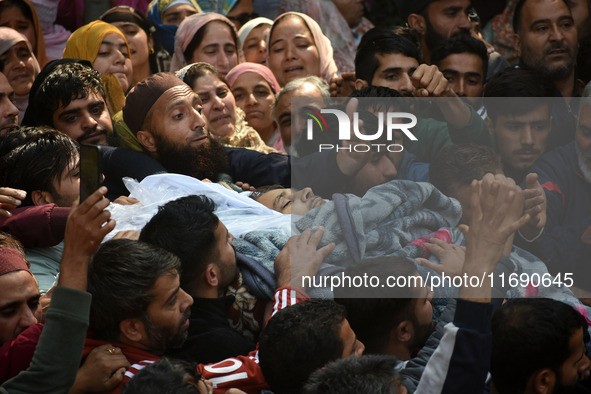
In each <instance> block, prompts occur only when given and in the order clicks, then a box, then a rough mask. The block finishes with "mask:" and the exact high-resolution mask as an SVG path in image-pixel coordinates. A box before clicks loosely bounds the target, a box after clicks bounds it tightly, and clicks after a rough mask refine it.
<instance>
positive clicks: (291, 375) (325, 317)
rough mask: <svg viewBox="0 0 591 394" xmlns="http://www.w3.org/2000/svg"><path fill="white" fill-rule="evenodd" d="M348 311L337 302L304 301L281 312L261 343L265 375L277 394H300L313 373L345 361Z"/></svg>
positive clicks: (262, 364)
mask: <svg viewBox="0 0 591 394" xmlns="http://www.w3.org/2000/svg"><path fill="white" fill-rule="evenodd" d="M345 318H346V315H345V308H344V307H343V306H341V305H339V304H337V303H336V302H334V301H330V300H320V299H313V300H309V301H302V302H300V303H298V304H295V305H292V306H290V307H289V308H285V309H283V310H281V311H279V312H278V313H277V314H276V315H275V316H273V317H272V318H271V319H270V320H269V323H268V324H267V326H266V327H265V329H264V330H263V332H262V333H261V338H260V341H259V360H260V366H261V371H262V372H263V375H264V376H265V380H266V381H267V383H268V384H269V387H270V388H271V390H273V392H275V393H276V394H283V393H299V392H301V391H302V388H303V387H304V383H305V382H306V380H308V377H309V376H310V374H311V373H312V372H314V371H315V370H317V369H318V368H322V367H323V366H324V365H326V363H328V362H330V361H333V360H336V359H338V358H341V357H342V354H343V348H344V344H343V341H342V339H341V337H340V331H341V327H342V325H343V321H344V320H345Z"/></svg>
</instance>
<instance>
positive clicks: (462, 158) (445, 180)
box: [429, 143, 501, 196]
mask: <svg viewBox="0 0 591 394" xmlns="http://www.w3.org/2000/svg"><path fill="white" fill-rule="evenodd" d="M500 168H501V157H500V156H499V155H498V153H496V152H495V151H493V150H492V149H491V148H489V147H487V146H484V145H478V144H473V143H470V144H452V145H448V146H446V147H445V148H443V149H441V151H440V152H439V154H438V155H437V156H436V157H435V159H434V160H433V162H431V165H430V166H429V180H430V182H431V183H432V184H433V186H435V187H436V188H437V189H439V191H440V192H442V193H443V194H445V195H446V196H452V195H454V194H455V193H457V190H456V187H457V186H459V185H461V186H469V185H470V184H471V183H472V181H473V180H474V179H476V180H480V179H482V177H484V175H485V174H487V173H489V172H491V173H495V172H496V171H498V170H499V169H500Z"/></svg>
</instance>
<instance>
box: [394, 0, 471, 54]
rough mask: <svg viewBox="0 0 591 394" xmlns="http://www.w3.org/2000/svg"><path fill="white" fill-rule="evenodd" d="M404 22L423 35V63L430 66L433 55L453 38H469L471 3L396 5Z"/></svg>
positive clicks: (432, 0)
mask: <svg viewBox="0 0 591 394" xmlns="http://www.w3.org/2000/svg"><path fill="white" fill-rule="evenodd" d="M396 5H397V7H398V11H399V12H400V15H401V16H402V18H403V20H405V21H407V22H408V25H409V26H410V27H411V28H412V29H414V30H416V31H417V32H418V33H419V34H420V35H421V50H422V52H423V62H424V63H427V64H431V51H432V50H433V49H434V48H435V47H437V46H438V45H440V44H441V43H442V42H443V41H445V40H446V39H448V38H450V37H451V36H454V35H465V36H469V35H470V28H471V27H472V25H471V22H470V18H469V17H468V14H469V11H470V9H471V8H472V7H471V4H470V0H420V1H401V0H398V1H396Z"/></svg>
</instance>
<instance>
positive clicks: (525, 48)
mask: <svg viewBox="0 0 591 394" xmlns="http://www.w3.org/2000/svg"><path fill="white" fill-rule="evenodd" d="M513 30H514V31H515V34H514V47H515V50H516V51H517V52H518V53H519V55H520V66H521V67H523V68H531V69H533V70H534V71H536V72H538V73H539V74H541V75H542V76H543V77H545V78H547V79H548V80H549V81H551V82H552V83H553V84H554V87H555V90H556V92H555V94H554V95H555V96H562V97H564V103H563V104H562V105H561V106H555V107H554V109H553V112H552V116H553V118H554V121H555V122H557V123H559V124H560V125H561V131H560V133H554V132H553V133H552V135H551V136H550V141H549V144H550V146H561V145H565V144H567V143H569V142H570V141H572V140H573V138H574V134H575V127H576V125H575V119H574V116H573V113H577V112H578V108H577V107H576V105H577V102H576V101H574V102H571V97H578V96H580V93H581V91H582V89H583V86H582V84H581V83H579V82H578V81H577V79H576V75H575V64H576V60H577V51H578V42H577V28H576V25H575V22H574V19H573V17H572V14H571V10H570V9H569V6H568V3H567V2H566V1H564V0H521V1H519V2H518V3H517V5H516V7H515V14H514V16H513Z"/></svg>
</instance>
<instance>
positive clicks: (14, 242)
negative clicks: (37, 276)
mask: <svg viewBox="0 0 591 394" xmlns="http://www.w3.org/2000/svg"><path fill="white" fill-rule="evenodd" d="M0 248H9V249H14V250H16V251H17V252H19V253H20V255H21V256H22V257H23V259H25V261H27V259H26V257H25V249H24V248H23V245H22V244H21V243H20V241H19V240H18V239H16V238H14V237H13V236H12V235H11V234H8V233H5V232H3V231H0ZM27 267H29V268H30V267H31V264H30V263H29V262H28V261H27Z"/></svg>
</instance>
